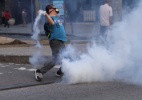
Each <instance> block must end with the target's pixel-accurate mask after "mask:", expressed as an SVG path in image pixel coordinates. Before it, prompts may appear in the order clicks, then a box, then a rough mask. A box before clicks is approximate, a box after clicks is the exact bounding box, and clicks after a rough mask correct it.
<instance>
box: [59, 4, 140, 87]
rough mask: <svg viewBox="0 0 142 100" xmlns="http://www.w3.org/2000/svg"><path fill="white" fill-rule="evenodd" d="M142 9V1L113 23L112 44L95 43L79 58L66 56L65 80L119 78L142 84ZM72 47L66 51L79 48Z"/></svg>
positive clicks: (63, 68)
mask: <svg viewBox="0 0 142 100" xmlns="http://www.w3.org/2000/svg"><path fill="white" fill-rule="evenodd" d="M141 9H142V2H141V3H139V6H138V7H137V8H135V9H134V10H133V11H132V12H131V13H129V14H128V15H126V16H125V18H124V19H123V21H122V22H119V23H116V24H115V25H113V26H112V28H111V30H110V31H109V34H110V35H109V36H110V37H108V42H107V43H109V44H107V46H108V47H109V48H106V47H105V46H100V45H97V44H95V43H94V44H93V45H92V46H90V47H88V52H87V53H86V54H81V55H77V56H78V57H77V58H79V59H74V60H70V59H68V58H64V59H63V65H62V70H63V72H64V76H63V80H62V82H66V83H69V84H75V83H82V82H96V81H113V80H117V81H123V82H130V83H134V84H139V85H142V80H141V77H142V63H141V62H142V46H141V43H142V28H141V26H142V19H141V18H142V13H141ZM67 50H68V49H67ZM70 51H71V49H69V50H68V51H66V52H67V53H68V54H69V55H72V56H73V55H74V54H76V53H75V52H77V51H74V52H70ZM71 58H72V57H71ZM75 58H76V57H75Z"/></svg>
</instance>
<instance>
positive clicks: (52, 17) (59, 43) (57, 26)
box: [35, 4, 66, 81]
mask: <svg viewBox="0 0 142 100" xmlns="http://www.w3.org/2000/svg"><path fill="white" fill-rule="evenodd" d="M58 13H59V9H57V8H55V7H54V6H53V5H52V4H50V5H47V6H46V12H45V11H43V15H45V17H46V19H47V22H46V23H45V24H44V29H45V30H47V31H46V32H48V33H47V36H48V38H49V45H50V48H51V51H52V57H51V58H49V59H48V61H47V62H46V63H45V64H44V66H43V67H42V68H40V69H37V70H35V78H36V80H37V81H41V80H42V78H43V75H44V74H45V73H46V72H47V71H49V70H50V69H51V68H53V67H54V66H55V65H56V64H57V63H60V64H61V58H60V57H59V56H60V53H61V52H62V50H63V49H64V48H65V42H66V32H65V29H64V26H63V23H62V22H61V20H60V19H59V17H58ZM56 75H57V76H62V75H63V73H62V71H61V68H59V70H58V71H57V73H56Z"/></svg>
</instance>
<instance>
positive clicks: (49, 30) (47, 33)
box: [44, 17, 54, 38]
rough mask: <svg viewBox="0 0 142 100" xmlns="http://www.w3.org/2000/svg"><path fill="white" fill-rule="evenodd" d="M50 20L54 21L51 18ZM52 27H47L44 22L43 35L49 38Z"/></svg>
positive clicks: (47, 24)
mask: <svg viewBox="0 0 142 100" xmlns="http://www.w3.org/2000/svg"><path fill="white" fill-rule="evenodd" d="M51 18H52V17H51ZM52 20H53V21H54V19H53V18H52ZM51 27H52V26H50V25H49V23H47V22H45V24H44V31H45V35H46V36H47V37H48V38H50V35H51V30H52V28H51Z"/></svg>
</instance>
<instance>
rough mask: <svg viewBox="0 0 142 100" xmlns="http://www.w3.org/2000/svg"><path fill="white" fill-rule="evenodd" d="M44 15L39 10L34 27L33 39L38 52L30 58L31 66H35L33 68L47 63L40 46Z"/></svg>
mask: <svg viewBox="0 0 142 100" xmlns="http://www.w3.org/2000/svg"><path fill="white" fill-rule="evenodd" d="M42 15H43V11H42V10H39V12H38V16H37V17H36V18H35V22H34V25H33V35H32V36H31V38H32V39H33V40H35V43H36V45H35V49H36V52H34V53H33V55H32V56H31V57H30V58H29V62H30V64H32V65H33V68H36V69H37V68H40V67H42V65H43V64H44V63H45V61H46V59H45V57H44V56H43V55H42V45H41V44H40V29H39V22H40V19H41V17H42Z"/></svg>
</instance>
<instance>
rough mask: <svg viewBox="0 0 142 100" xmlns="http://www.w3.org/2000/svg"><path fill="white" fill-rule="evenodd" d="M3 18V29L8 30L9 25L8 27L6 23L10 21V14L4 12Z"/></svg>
mask: <svg viewBox="0 0 142 100" xmlns="http://www.w3.org/2000/svg"><path fill="white" fill-rule="evenodd" d="M4 18H5V23H4V27H8V28H9V27H10V25H9V23H8V21H9V19H10V13H9V11H8V10H6V11H5V13H4Z"/></svg>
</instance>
